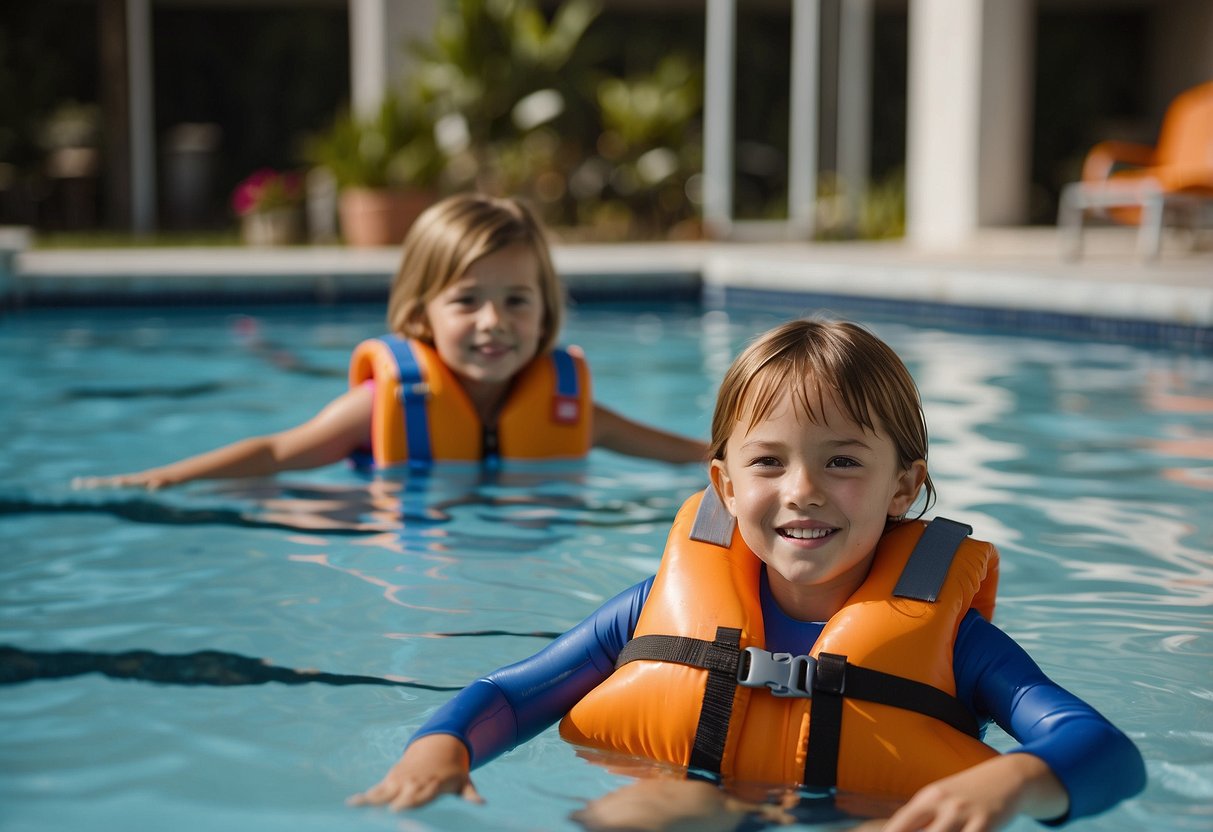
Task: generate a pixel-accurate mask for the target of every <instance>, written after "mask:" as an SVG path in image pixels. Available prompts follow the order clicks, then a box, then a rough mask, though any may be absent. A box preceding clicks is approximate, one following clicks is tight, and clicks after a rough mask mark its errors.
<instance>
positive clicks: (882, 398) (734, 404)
mask: <svg viewBox="0 0 1213 832" xmlns="http://www.w3.org/2000/svg"><path fill="white" fill-rule="evenodd" d="M787 390H790V391H791V392H792V395H793V397H794V399H793V400H794V401H795V402H796V403H797V405H798V406H799V408H800V409H801V412H802V413H803V414H804V415H805V416H807V417H808V418H809V419H811V420H812V421H814V422H817V421H819V420H820V418H821V416H820V414H821V413H822V412H823V404H824V401H825V399H826V397H827V396H832V397H833V398H834V399H835V400H836V401H837V402H838V404H839V406H840V407H841V408H842V410H843V411H844V412H845V413H846V414H847V416H849V417H850V418H851V420H852V421H854V422H855V423H856V424H858V425H860V426H862V427H863V428H864V429H865V430H868V431H871V432H873V433H875V432H876V431H877V429H882V430H884V431H886V432H887V433H888V435H889V436H890V438H891V439H892V440H893V445H894V447H895V448H896V450H897V461H898V464H899V466H900V467H901V469H902V470H906V469H908V468H909V467H910V465H911V464H913V462H914V461H915V460H917V459H921V460H924V461H925V460H926V458H927V424H926V419H925V417H924V416H923V412H922V400H921V398H920V397H919V394H918V387H917V386H916V385H915V384H914V379H913V378H912V377H911V376H910V371H909V370H907V369H906V366H905V364H904V363H903V362H902V360H901V359H900V358H899V357H898V355H897V353H895V352H893V350H892V349H891V348H890V347H889V345H888V344H886V343H885V342H884V341H881V340H880V339H879V338H877V337H876V336H875V335H873V334H872V333H871V332H869V331H868V330H866V329H864V328H863V327H861V326H859V325H858V324H854V323H850V322H847V321H826V320H798V321H791V322H789V323H786V324H783V325H781V326H778V327H776V328H775V329H772V330H771V331H769V332H767V333H766V334H764V335H762V336H760V337H759V338H758V339H757V340H755V341H754V342H753V343H751V344H750V345H749V346H748V347H747V348H746V349H745V350H744V351H743V352H742V353H741V355H739V356H738V357H737V359H736V360H735V361H734V362H733V365H732V366H731V367H730V368H729V370H728V372H727V373H725V376H724V380H723V381H722V382H721V383H720V392H719V393H718V394H717V396H716V412H715V413H714V414H713V416H712V441H711V446H710V448H709V452H710V456H711V458H712V459H724V453H725V443H727V442H728V439H729V436H730V434H732V432H733V430H734V428H735V427H736V426H737V424H738V423H739V422H741V421H742V420H743V419H745V420H748V423H747V425H746V429H747V430H749V429H751V428H753V427H754V426H755V425H756V424H758V423H759V422H760V421H762V420H763V419H764V418H766V417H767V416H768V415H769V414H770V412H771V409H772V408H773V407H774V406H775V404H776V403H777V402H778V400H779V398H780V396H781V395H782V394H783V393H784V391H787ZM922 491H923V493H925V495H926V502H925V503H924V504H923V507H922V512H925V511H926V510H927V509H928V508H929V507H930V506H931V504H932V503H933V502H934V500H935V485H934V483H932V482H931V477H930V474H928V475H927V476H926V479H925V480H924V481H923V486H922Z"/></svg>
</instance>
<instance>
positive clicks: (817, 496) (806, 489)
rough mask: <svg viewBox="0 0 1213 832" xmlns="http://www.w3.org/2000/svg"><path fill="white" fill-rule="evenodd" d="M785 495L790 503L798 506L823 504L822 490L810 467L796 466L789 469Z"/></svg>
mask: <svg viewBox="0 0 1213 832" xmlns="http://www.w3.org/2000/svg"><path fill="white" fill-rule="evenodd" d="M784 495H785V498H786V499H787V501H788V504H789V505H792V506H796V507H798V508H803V507H805V506H818V505H821V490H820V489H819V488H818V486H817V480H816V478H815V477H814V476H813V475H812V474H811V473H810V472H809V470H808V468H794V469H792V470H790V471H788V475H787V478H786V479H785V489H784Z"/></svg>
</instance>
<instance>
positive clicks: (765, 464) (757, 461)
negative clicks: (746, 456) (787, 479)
mask: <svg viewBox="0 0 1213 832" xmlns="http://www.w3.org/2000/svg"><path fill="white" fill-rule="evenodd" d="M750 465H751V466H753V467H756V468H778V467H779V465H780V462H779V460H778V459H777V458H775V457H773V456H758V457H754V458H753V459H751V460H750Z"/></svg>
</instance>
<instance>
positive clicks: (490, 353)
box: [473, 344, 511, 358]
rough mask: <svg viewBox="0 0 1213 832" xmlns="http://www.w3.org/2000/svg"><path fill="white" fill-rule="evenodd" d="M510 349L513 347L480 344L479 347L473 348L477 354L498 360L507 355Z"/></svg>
mask: <svg viewBox="0 0 1213 832" xmlns="http://www.w3.org/2000/svg"><path fill="white" fill-rule="evenodd" d="M510 349H511V347H509V346H508V345H507V344H480V345H479V346H476V347H473V350H474V351H475V352H476V353H478V354H480V355H483V356H486V357H488V358H497V357H499V356H502V355H505V354H506V353H508V352H509V351H510Z"/></svg>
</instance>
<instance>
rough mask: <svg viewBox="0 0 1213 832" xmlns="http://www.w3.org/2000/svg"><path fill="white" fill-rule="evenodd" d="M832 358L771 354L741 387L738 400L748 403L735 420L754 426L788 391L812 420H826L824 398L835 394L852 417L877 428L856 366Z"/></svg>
mask: <svg viewBox="0 0 1213 832" xmlns="http://www.w3.org/2000/svg"><path fill="white" fill-rule="evenodd" d="M829 358H830V356H828V355H822V354H805V353H800V354H792V355H787V354H784V355H776V356H772V357H771V359H770V360H769V361H767V362H766V363H764V364H762V365H761V366H759V367H758V369H757V371H756V372H755V373H754V375H753V376H751V377H750V381H749V382H747V383H746V384H745V386H744V387H743V388H742V390H741V391H740V396H739V397H738V403H739V404H740V403H741V402H745V403H746V404H745V405H744V406H743V407H741V408H739V409H738V412H737V414H736V420H737V421H739V422H740V421H743V420H744V421H745V422H746V430H747V431H750V430H753V429H754V426H755V425H757V424H758V423H759V422H761V421H762V420H763V419H765V418H766V417H767V416H769V415H770V413H771V411H772V410H773V409H774V407H775V404H776V402H778V401H779V399H780V397H781V396H783V395H784V394H785V393H789V394H790V395H791V397H792V402H793V404H794V405H795V407H796V408H797V411H798V412H799V413H800V415H801V416H803V417H804V418H806V419H808V420H809V421H810V422H812V423H813V424H824V423H825V422H826V420H825V418H824V416H823V415H822V414H824V413H825V400H826V397H827V396H832V397H833V398H834V399H835V400H836V401H837V402H838V405H839V407H840V408H841V409H842V411H843V412H844V413H845V414H846V415H847V417H848V418H850V420H851V421H853V422H854V423H855V424H857V425H859V426H861V427H862V428H864V429H865V430H867V431H871V432H875V431H876V420H875V419H874V418H873V417H872V409H871V407H870V406H869V403H868V399H867V396H866V394H865V392H864V389H863V386H862V384H860V377H861V376H860V373H859V372H857V368H854V367H850V366H847V365H846V362H838V361H831V360H829ZM840 365H841V366H840ZM823 382H824V383H823Z"/></svg>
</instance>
